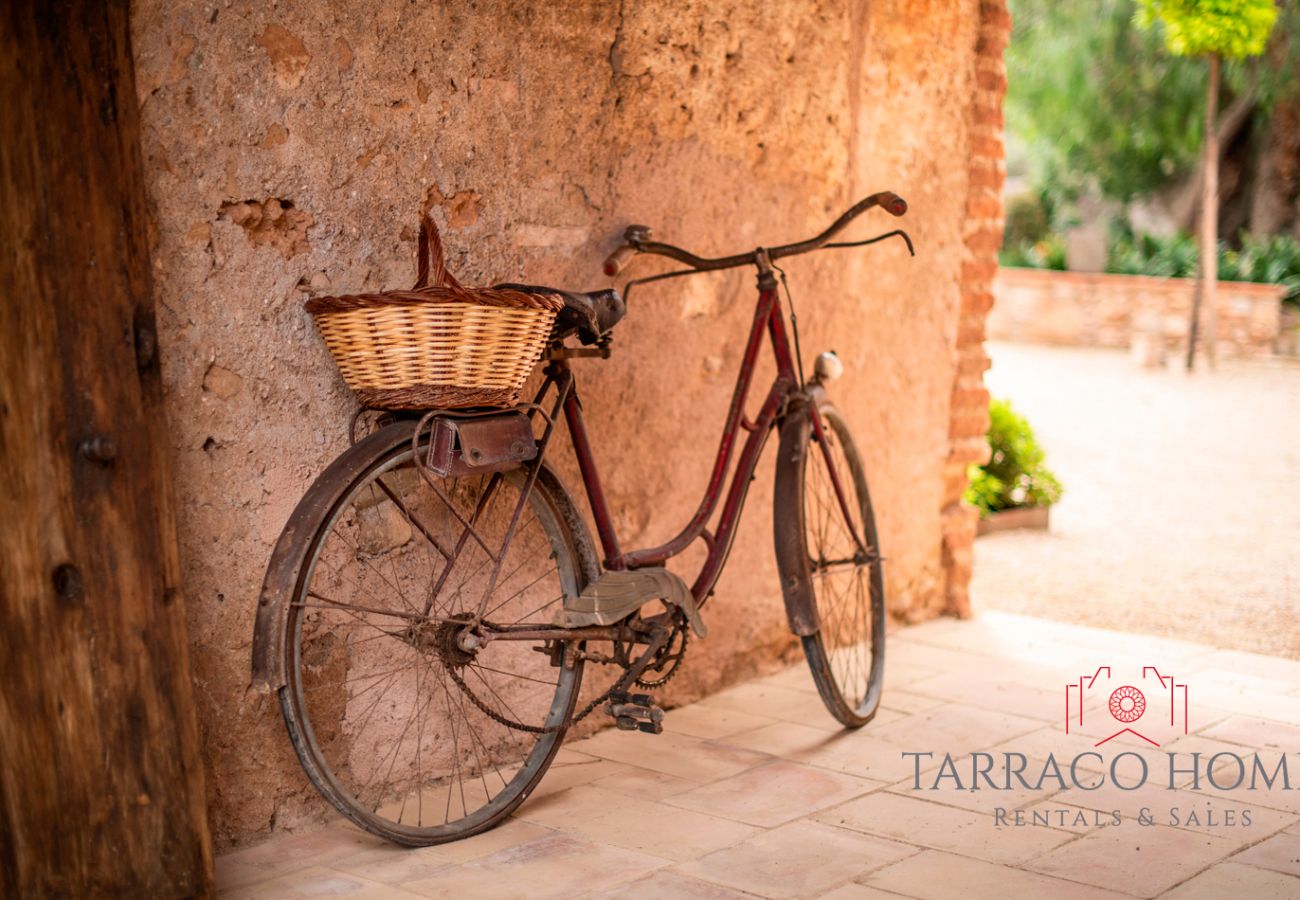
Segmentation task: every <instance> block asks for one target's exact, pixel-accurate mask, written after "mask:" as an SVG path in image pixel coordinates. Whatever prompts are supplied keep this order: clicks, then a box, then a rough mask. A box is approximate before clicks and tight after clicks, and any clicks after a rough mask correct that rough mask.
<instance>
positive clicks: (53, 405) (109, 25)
mask: <svg viewBox="0 0 1300 900" xmlns="http://www.w3.org/2000/svg"><path fill="white" fill-rule="evenodd" d="M128 18H129V17H128V11H127V4H126V3H124V2H112V0H109V2H105V0H64V2H53V0H9V2H7V3H5V4H4V5H3V8H0V96H3V98H4V100H3V104H4V128H3V129H0V196H2V197H3V198H4V201H3V203H2V204H0V252H2V253H3V255H2V256H0V297H3V300H0V522H3V523H4V556H3V562H2V563H0V685H3V687H0V896H2V897H15V898H16V897H47V896H58V897H180V896H185V897H194V896H199V897H203V896H209V895H210V894H211V893H212V847H211V839H210V837H209V834H208V827H207V821H206V810H205V806H204V792H203V769H202V762H201V759H200V753H199V737H198V727H197V723H196V720H195V714H194V705H193V698H192V690H193V688H192V686H191V681H190V670H189V660H188V649H187V644H186V636H185V610H184V603H183V602H182V600H181V597H180V592H179V562H178V555H177V546H176V535H175V525H174V522H173V513H172V499H171V480H170V473H169V465H168V442H167V437H166V429H165V423H164V420H163V413H162V384H161V380H160V377H159V370H158V355H157V349H156V338H155V333H156V332H155V327H154V313H153V298H152V295H151V284H150V260H149V247H148V238H147V232H148V220H147V212H146V206H145V198H144V182H143V174H142V169H143V162H142V159H141V153H140V147H139V109H138V106H137V101H136V91H135V80H134V73H133V62H132V55H131V47H130V33H129V27H128V25H129V21H128Z"/></svg>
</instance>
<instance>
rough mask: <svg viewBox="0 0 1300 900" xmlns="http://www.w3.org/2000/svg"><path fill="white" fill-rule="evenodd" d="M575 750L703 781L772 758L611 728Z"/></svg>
mask: <svg viewBox="0 0 1300 900" xmlns="http://www.w3.org/2000/svg"><path fill="white" fill-rule="evenodd" d="M574 749H576V750H579V751H581V752H582V753H586V754H589V755H592V756H599V757H602V758H604V759H610V760H614V761H616V762H622V763H626V764H627V765H631V766H639V767H640V768H643V769H650V770H652V771H655V772H663V773H664V774H665V775H674V776H676V777H678V778H685V779H687V780H688V781H701V782H703V781H713V780H714V779H717V778H726V777H727V776H729V775H735V774H736V773H737V772H743V771H744V770H745V769H749V768H752V767H753V766H756V765H758V764H760V763H763V762H766V761H767V760H768V759H769V758H770V757H768V756H767V755H765V754H762V753H755V752H754V751H752V750H745V749H742V748H740V747H733V746H731V745H729V744H723V743H718V742H716V741H703V740H700V739H699V738H693V737H689V736H687V735H684V734H672V733H671V732H667V731H665V732H664V733H663V734H657V735H651V734H642V733H641V732H639V731H618V730H615V729H611V730H609V731H603V732H601V733H600V734H598V735H596V736H595V737H591V738H587V739H586V740H585V741H580V742H579V743H577V744H575V745H574ZM544 782H545V779H543V783H544Z"/></svg>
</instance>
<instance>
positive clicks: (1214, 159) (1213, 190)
mask: <svg viewBox="0 0 1300 900" xmlns="http://www.w3.org/2000/svg"><path fill="white" fill-rule="evenodd" d="M1218 106H1219V56H1218V54H1211V56H1210V85H1209V89H1208V90H1207V91H1206V94H1205V155H1204V159H1205V162H1204V164H1203V166H1202V170H1203V173H1204V177H1203V178H1202V180H1201V229H1200V234H1201V241H1200V245H1201V248H1200V263H1201V265H1200V277H1199V278H1198V279H1197V284H1196V294H1195V295H1194V296H1193V298H1192V319H1191V323H1190V327H1189V328H1188V340H1187V368H1188V370H1189V371H1190V370H1191V369H1192V368H1193V366H1194V365H1195V360H1196V339H1197V332H1198V330H1199V328H1198V325H1199V320H1200V318H1201V316H1200V311H1201V309H1202V308H1203V309H1204V310H1205V362H1206V364H1207V365H1208V366H1209V367H1210V369H1211V370H1213V369H1214V366H1215V362H1216V360H1215V356H1216V350H1217V344H1218V338H1219V309H1218V305H1217V302H1216V299H1215V287H1216V286H1217V284H1218V280H1219V256H1218V244H1219V134H1218V128H1217V127H1216V121H1215V120H1216V119H1217V118H1218Z"/></svg>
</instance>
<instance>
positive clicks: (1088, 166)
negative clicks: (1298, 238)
mask: <svg viewBox="0 0 1300 900" xmlns="http://www.w3.org/2000/svg"><path fill="white" fill-rule="evenodd" d="M1136 8H1137V7H1136V4H1135V0H1092V2H1088V3H1063V2H1061V0H1011V11H1012V15H1013V19H1014V22H1015V25H1014V29H1015V30H1014V33H1013V35H1012V39H1011V44H1010V46H1009V47H1008V49H1007V54H1006V60H1007V77H1008V88H1007V100H1006V111H1007V125H1008V129H1009V131H1011V132H1012V133H1014V134H1015V135H1016V136H1017V137H1018V138H1019V139H1020V140H1022V141H1023V142H1024V147H1025V153H1026V156H1027V158H1028V163H1029V169H1030V171H1029V177H1030V180H1031V182H1032V183H1033V184H1035V185H1039V186H1041V187H1042V188H1043V189H1044V190H1045V191H1047V192H1048V193H1049V195H1050V198H1051V199H1052V200H1053V201H1054V202H1055V203H1057V204H1058V205H1060V206H1062V207H1064V206H1065V205H1068V203H1069V202H1071V201H1072V200H1073V199H1074V198H1075V197H1077V196H1078V195H1079V194H1080V193H1082V192H1084V191H1094V190H1095V191H1099V192H1100V193H1101V194H1103V195H1104V196H1106V197H1110V198H1112V199H1116V200H1119V201H1122V202H1126V201H1128V200H1131V199H1133V198H1134V197H1138V196H1142V195H1145V194H1149V193H1151V192H1152V191H1155V190H1157V189H1159V188H1161V187H1163V186H1164V185H1166V184H1167V183H1168V182H1169V181H1170V180H1171V179H1173V178H1174V177H1176V176H1178V175H1179V174H1180V173H1182V172H1185V171H1187V170H1188V169H1190V168H1191V167H1192V166H1193V165H1194V164H1195V162H1196V158H1197V155H1198V153H1199V150H1200V146H1201V132H1202V119H1203V109H1204V105H1205V65H1204V64H1203V63H1201V62H1200V61H1198V60H1191V59H1182V58H1178V57H1174V56H1170V55H1169V54H1168V53H1165V52H1163V50H1162V40H1161V37H1160V35H1159V34H1157V33H1155V32H1154V31H1150V30H1143V29H1141V28H1139V27H1137V25H1136V24H1135V22H1134V13H1135V11H1136ZM1225 80H1226V81H1227V83H1228V85H1229V87H1232V86H1233V85H1234V84H1240V83H1241V82H1242V81H1243V79H1242V77H1241V73H1240V72H1239V71H1238V68H1237V67H1235V66H1231V67H1227V70H1226V71H1225ZM1053 224H1054V225H1055V226H1056V227H1061V226H1062V225H1063V224H1064V223H1063V222H1060V221H1056V222H1054V223H1053Z"/></svg>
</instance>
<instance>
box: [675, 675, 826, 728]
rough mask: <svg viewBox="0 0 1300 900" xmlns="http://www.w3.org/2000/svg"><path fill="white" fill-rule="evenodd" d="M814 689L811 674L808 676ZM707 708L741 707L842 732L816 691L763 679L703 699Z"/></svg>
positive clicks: (702, 704) (735, 708)
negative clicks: (770, 682)
mask: <svg viewBox="0 0 1300 900" xmlns="http://www.w3.org/2000/svg"><path fill="white" fill-rule="evenodd" d="M809 686H810V688H811V676H809ZM698 705H699V706H701V707H704V708H705V709H729V710H738V711H740V712H744V713H748V714H750V715H758V716H764V717H766V718H769V719H780V720H781V721H783V722H797V723H798V724H800V725H807V726H809V727H812V728H820V729H822V730H823V731H840V730H842V729H843V726H842V725H840V723H839V722H837V721H835V719H834V717H832V716H831V714H830V713H829V712H827V711H826V707H825V705H824V704H823V703H822V701H821V697H820V696H818V694H817V692H816V690H813V689H810V690H794V689H792V688H786V687H779V686H777V685H773V684H765V683H763V682H749V683H748V684H742V685H738V686H736V687H731V688H727V689H726V690H725V691H720V692H719V693H716V694H713V695H711V696H709V697H706V698H704V699H703V700H701V701H700V703H699V704H698Z"/></svg>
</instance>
